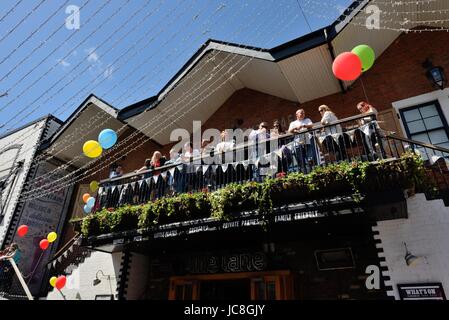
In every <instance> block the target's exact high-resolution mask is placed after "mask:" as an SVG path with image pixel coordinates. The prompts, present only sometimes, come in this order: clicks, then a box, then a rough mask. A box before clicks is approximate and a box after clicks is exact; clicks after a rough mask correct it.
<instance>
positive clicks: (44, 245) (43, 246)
mask: <svg viewBox="0 0 449 320" xmlns="http://www.w3.org/2000/svg"><path fill="white" fill-rule="evenodd" d="M49 244H50V242H48V240H47V239H42V240H41V242H39V247H41V249H42V250H45V249H47V248H48V245H49Z"/></svg>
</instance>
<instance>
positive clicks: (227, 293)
mask: <svg viewBox="0 0 449 320" xmlns="http://www.w3.org/2000/svg"><path fill="white" fill-rule="evenodd" d="M200 288H201V290H200V300H220V301H221V300H251V283H250V280H249V279H235V280H215V281H202V282H201V285H200Z"/></svg>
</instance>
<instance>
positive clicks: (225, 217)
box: [82, 114, 449, 243]
mask: <svg viewBox="0 0 449 320" xmlns="http://www.w3.org/2000/svg"><path fill="white" fill-rule="evenodd" d="M448 157H449V150H446V149H444V148H438V147H435V146H432V145H426V144H424V143H420V142H416V141H411V140H408V139H404V138H400V137H397V136H394V135H392V134H391V133H389V132H385V131H383V130H382V129H381V127H380V126H379V124H378V122H377V120H376V117H375V115H374V114H370V115H368V116H367V115H363V116H355V117H350V118H346V119H343V120H340V121H338V122H335V123H333V124H332V125H328V126H315V127H314V128H313V129H311V130H307V131H303V132H301V133H298V134H285V135H282V136H279V137H276V138H275V139H267V140H263V141H261V142H260V143H258V144H255V143H248V142H244V143H242V144H240V145H237V147H235V148H234V149H232V150H229V151H227V152H226V153H221V154H214V153H213V152H212V151H211V152H210V153H209V152H207V154H203V155H202V156H201V157H198V158H194V159H190V161H188V162H182V163H175V164H171V165H167V166H164V167H159V168H157V169H155V170H148V171H145V172H140V173H138V174H136V173H131V174H127V175H124V176H122V177H119V178H114V179H107V180H103V181H101V187H100V189H99V195H98V197H97V203H96V207H95V210H96V212H95V213H94V214H92V215H89V216H87V217H86V218H85V219H84V221H83V225H82V232H83V234H84V236H85V238H86V237H90V239H91V240H92V241H94V242H97V243H99V242H102V241H106V242H107V241H109V240H110V238H108V237H109V235H110V234H117V233H120V232H121V233H125V234H127V235H128V236H129V237H131V238H132V239H134V240H136V239H137V240H138V239H142V238H145V237H146V236H148V235H150V234H151V236H152V237H154V238H165V237H171V236H178V235H180V234H191V233H197V232H202V231H213V230H219V229H226V228H234V227H240V226H244V225H266V224H267V223H278V222H279V223H282V222H286V221H290V220H301V219H307V218H319V217H327V216H330V215H339V214H345V213H367V214H368V215H369V216H370V217H371V218H372V219H373V220H385V219H395V218H405V217H406V208H404V205H405V196H406V194H405V193H404V192H405V191H408V192H415V191H416V192H424V193H426V196H428V198H431V199H435V198H443V199H445V201H447V200H449V199H448V197H447V195H448V190H449V178H448V177H449V174H448V169H447V166H446V162H445V159H448ZM380 204H382V206H384V207H380V206H379V205H380ZM448 204H449V203H448ZM385 205H387V206H388V205H390V206H389V207H388V208H387V207H385ZM386 209H387V210H386ZM108 234H109V235H108ZM129 237H128V238H129ZM131 238H129V239H131ZM108 239H109V240H108ZM134 240H133V241H134ZM137 240H136V241H137ZM98 241H99V242H98Z"/></svg>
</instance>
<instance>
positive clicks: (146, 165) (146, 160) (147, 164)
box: [136, 159, 151, 173]
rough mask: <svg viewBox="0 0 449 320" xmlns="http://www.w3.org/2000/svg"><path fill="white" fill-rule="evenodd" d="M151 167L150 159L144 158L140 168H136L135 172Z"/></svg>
mask: <svg viewBox="0 0 449 320" xmlns="http://www.w3.org/2000/svg"><path fill="white" fill-rule="evenodd" d="M150 169H151V159H145V163H144V165H143V167H142V168H140V169H139V170H136V173H139V172H144V171H147V170H150Z"/></svg>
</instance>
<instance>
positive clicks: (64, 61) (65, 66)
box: [58, 59, 71, 69]
mask: <svg viewBox="0 0 449 320" xmlns="http://www.w3.org/2000/svg"><path fill="white" fill-rule="evenodd" d="M58 63H59V64H60V65H61V66H62V68H63V69H65V68H68V67H70V66H71V64H70V62H68V61H66V60H64V59H58Z"/></svg>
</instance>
